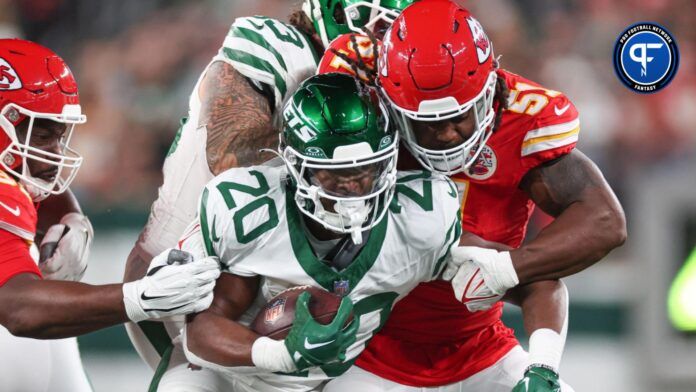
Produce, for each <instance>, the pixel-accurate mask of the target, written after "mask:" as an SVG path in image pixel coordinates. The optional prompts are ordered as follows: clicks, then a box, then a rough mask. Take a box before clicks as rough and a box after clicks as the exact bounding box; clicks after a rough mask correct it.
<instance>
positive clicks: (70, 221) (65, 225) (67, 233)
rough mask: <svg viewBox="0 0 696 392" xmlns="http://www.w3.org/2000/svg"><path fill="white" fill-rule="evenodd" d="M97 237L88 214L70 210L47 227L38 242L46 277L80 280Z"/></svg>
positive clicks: (43, 273) (40, 265)
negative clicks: (39, 242) (94, 239)
mask: <svg viewBox="0 0 696 392" xmlns="http://www.w3.org/2000/svg"><path fill="white" fill-rule="evenodd" d="M92 238H94V231H93V230H92V224H91V223H90V222H89V219H87V217H86V216H84V215H82V214H79V213H76V212H71V213H69V214H66V215H65V216H63V218H62V219H61V220H60V223H59V224H56V225H53V226H51V227H49V228H48V230H47V231H46V235H45V236H44V238H43V240H42V241H41V244H40V246H39V269H40V270H41V275H42V276H43V277H44V278H45V279H51V280H71V281H79V280H80V279H81V278H82V276H83V275H84V274H85V270H86V269H87V261H88V259H89V249H90V246H91V244H92Z"/></svg>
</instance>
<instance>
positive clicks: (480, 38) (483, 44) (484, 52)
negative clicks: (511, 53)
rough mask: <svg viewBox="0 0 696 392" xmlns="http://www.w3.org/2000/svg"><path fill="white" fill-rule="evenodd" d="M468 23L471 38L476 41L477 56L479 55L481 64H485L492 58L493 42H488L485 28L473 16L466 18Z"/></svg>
mask: <svg viewBox="0 0 696 392" xmlns="http://www.w3.org/2000/svg"><path fill="white" fill-rule="evenodd" d="M466 22H467V24H468V25H469V28H470V29H471V36H472V38H473V39H474V46H476V55H478V61H479V64H483V63H485V62H486V60H488V58H489V57H490V56H491V41H489V40H488V36H486V33H485V32H484V31H483V26H481V23H479V21H478V20H476V19H474V17H473V16H469V17H468V18H466Z"/></svg>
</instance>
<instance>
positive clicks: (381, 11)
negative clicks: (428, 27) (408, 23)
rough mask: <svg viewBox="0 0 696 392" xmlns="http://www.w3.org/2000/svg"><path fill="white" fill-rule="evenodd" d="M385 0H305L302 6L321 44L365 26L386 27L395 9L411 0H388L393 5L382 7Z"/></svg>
mask: <svg viewBox="0 0 696 392" xmlns="http://www.w3.org/2000/svg"><path fill="white" fill-rule="evenodd" d="M385 2H386V1H385V0H371V1H367V0H360V1H356V0H333V1H329V0H305V1H304V3H303V5H302V10H303V11H304V13H305V14H306V15H307V16H308V17H309V19H310V20H311V21H312V22H313V23H314V28H315V30H316V31H317V34H318V35H319V37H320V38H321V42H322V43H323V44H324V47H325V48H328V47H329V43H330V42H331V41H333V40H334V39H335V38H336V37H338V36H339V35H341V34H347V33H350V32H355V33H359V34H365V30H368V31H370V32H373V33H376V32H377V31H376V30H375V29H377V30H380V31H382V30H386V28H387V27H389V26H390V25H391V24H392V22H393V21H394V19H396V17H397V16H399V13H400V12H401V10H402V9H403V8H405V7H406V6H407V5H409V4H411V3H412V2H413V0H397V1H394V0H392V1H391V2H386V3H393V7H385V6H384V5H383V4H384V3H385Z"/></svg>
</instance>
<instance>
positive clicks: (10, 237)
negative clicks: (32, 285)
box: [0, 230, 41, 286]
mask: <svg viewBox="0 0 696 392" xmlns="http://www.w3.org/2000/svg"><path fill="white" fill-rule="evenodd" d="M0 250H2V251H1V252H0V253H1V255H0V286H2V285H4V284H5V283H6V282H7V281H8V280H10V279H11V278H12V277H14V276H16V275H18V274H21V273H30V274H34V275H36V276H38V277H41V272H39V268H38V267H37V265H36V263H35V262H34V260H33V259H32V258H31V254H30V253H29V245H28V244H27V242H26V241H25V240H23V239H22V238H20V237H18V236H16V235H15V234H12V233H10V232H9V231H6V230H0Z"/></svg>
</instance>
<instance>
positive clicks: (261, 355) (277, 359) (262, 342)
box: [251, 336, 297, 373]
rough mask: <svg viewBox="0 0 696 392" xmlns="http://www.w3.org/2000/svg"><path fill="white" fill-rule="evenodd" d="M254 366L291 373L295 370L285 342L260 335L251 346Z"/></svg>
mask: <svg viewBox="0 0 696 392" xmlns="http://www.w3.org/2000/svg"><path fill="white" fill-rule="evenodd" d="M251 361H252V362H253V363H254V366H256V367H258V368H261V369H266V370H268V371H271V372H283V373H291V372H294V371H296V370H297V367H296V366H295V362H294V361H293V360H292V356H291V355H290V352H288V349H287V347H286V346H285V342H284V341H282V340H274V339H271V338H268V337H265V336H262V337H260V338H258V339H256V340H255V341H254V344H253V345H252V346H251Z"/></svg>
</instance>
